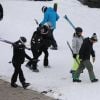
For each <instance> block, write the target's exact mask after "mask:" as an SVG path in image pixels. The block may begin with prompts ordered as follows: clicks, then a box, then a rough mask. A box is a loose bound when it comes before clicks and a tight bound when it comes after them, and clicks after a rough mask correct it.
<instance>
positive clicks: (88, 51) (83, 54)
mask: <svg viewBox="0 0 100 100" xmlns="http://www.w3.org/2000/svg"><path fill="white" fill-rule="evenodd" d="M90 55H92V57H95V52H94V50H93V43H92V42H91V41H90V38H85V39H84V40H83V44H82V46H81V48H80V51H79V58H80V59H82V60H89V59H90Z"/></svg>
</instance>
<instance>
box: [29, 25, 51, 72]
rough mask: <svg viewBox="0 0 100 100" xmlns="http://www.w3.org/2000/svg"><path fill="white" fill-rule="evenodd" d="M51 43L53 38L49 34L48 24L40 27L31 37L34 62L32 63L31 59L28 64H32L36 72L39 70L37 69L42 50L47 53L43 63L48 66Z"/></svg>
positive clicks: (31, 66)
mask: <svg viewBox="0 0 100 100" xmlns="http://www.w3.org/2000/svg"><path fill="white" fill-rule="evenodd" d="M50 45H51V38H50V36H49V27H48V26H46V25H43V26H42V27H38V28H37V30H36V31H35V32H34V34H33V36H32V38H31V50H32V54H33V57H34V58H33V59H34V62H32V63H31V61H29V62H28V63H27V66H30V68H31V69H32V70H33V71H34V72H39V70H38V69H37V61H38V60H37V59H38V58H39V56H40V55H41V54H42V52H44V54H45V55H44V62H43V64H44V66H45V67H47V66H48V56H49V53H48V47H50Z"/></svg>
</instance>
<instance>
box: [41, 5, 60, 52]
mask: <svg viewBox="0 0 100 100" xmlns="http://www.w3.org/2000/svg"><path fill="white" fill-rule="evenodd" d="M42 12H43V13H44V19H43V21H42V22H41V23H40V24H39V26H42V25H44V24H45V23H48V24H49V25H50V34H51V39H52V48H51V49H53V50H57V49H58V46H57V42H56V40H55V38H54V36H53V31H54V29H55V28H56V21H58V19H59V15H58V14H57V12H56V11H54V9H53V8H51V7H46V6H43V7H42Z"/></svg>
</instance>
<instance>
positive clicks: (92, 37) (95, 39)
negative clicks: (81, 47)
mask: <svg viewBox="0 0 100 100" xmlns="http://www.w3.org/2000/svg"><path fill="white" fill-rule="evenodd" d="M91 40H93V41H98V39H97V35H96V33H93V35H92V36H91Z"/></svg>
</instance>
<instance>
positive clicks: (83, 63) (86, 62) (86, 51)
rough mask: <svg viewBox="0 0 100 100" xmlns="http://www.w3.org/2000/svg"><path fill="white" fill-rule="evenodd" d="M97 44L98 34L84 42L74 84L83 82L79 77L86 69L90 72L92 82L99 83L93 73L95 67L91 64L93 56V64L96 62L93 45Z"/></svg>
mask: <svg viewBox="0 0 100 100" xmlns="http://www.w3.org/2000/svg"><path fill="white" fill-rule="evenodd" d="M96 42H97V35H96V33H93V35H92V37H91V38H89V37H88V38H85V39H84V40H83V44H82V46H81V48H80V51H79V58H80V65H79V67H78V69H77V70H76V72H75V73H74V76H73V82H81V80H79V76H80V74H81V72H82V71H83V70H84V69H85V68H87V70H88V73H89V77H90V80H91V82H97V81H98V79H96V77H95V74H94V71H93V65H92V63H91V62H90V55H92V58H93V62H94V61H95V52H94V50H93V44H94V43H96Z"/></svg>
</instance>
